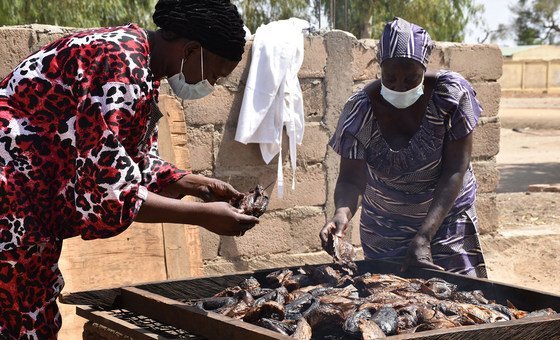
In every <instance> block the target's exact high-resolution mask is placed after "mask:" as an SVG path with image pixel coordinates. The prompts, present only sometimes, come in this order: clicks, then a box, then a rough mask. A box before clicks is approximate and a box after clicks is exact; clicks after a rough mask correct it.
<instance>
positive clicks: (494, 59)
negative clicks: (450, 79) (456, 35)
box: [444, 44, 503, 80]
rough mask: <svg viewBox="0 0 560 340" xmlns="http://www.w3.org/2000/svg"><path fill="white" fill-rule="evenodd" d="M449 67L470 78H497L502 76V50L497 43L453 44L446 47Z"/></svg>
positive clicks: (446, 59) (446, 58) (446, 60)
mask: <svg viewBox="0 0 560 340" xmlns="http://www.w3.org/2000/svg"><path fill="white" fill-rule="evenodd" d="M444 51H445V63H446V66H447V68H449V69H450V70H452V71H455V72H458V73H460V74H462V75H463V76H464V77H465V78H466V79H469V80H497V79H499V78H500V77H501V76H502V64H503V60H502V52H501V50H500V48H499V47H498V46H497V45H488V44H478V45H469V44H451V45H448V46H447V47H446V48H445V49H444Z"/></svg>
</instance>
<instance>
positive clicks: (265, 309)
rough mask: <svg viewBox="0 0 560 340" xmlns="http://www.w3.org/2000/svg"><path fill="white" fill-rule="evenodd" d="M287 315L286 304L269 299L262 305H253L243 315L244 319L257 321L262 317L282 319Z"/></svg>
mask: <svg viewBox="0 0 560 340" xmlns="http://www.w3.org/2000/svg"><path fill="white" fill-rule="evenodd" d="M285 315H286V313H285V308H284V305H282V304H279V303H278V302H276V301H267V302H265V303H263V304H262V305H260V306H253V307H251V308H250V309H249V310H248V311H247V313H246V314H245V315H244V316H243V321H246V322H256V321H258V320H260V319H262V318H266V319H274V320H278V321H282V320H284V317H285Z"/></svg>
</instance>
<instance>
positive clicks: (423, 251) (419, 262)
mask: <svg viewBox="0 0 560 340" xmlns="http://www.w3.org/2000/svg"><path fill="white" fill-rule="evenodd" d="M409 267H420V268H428V269H436V270H444V269H443V267H440V266H438V265H436V264H434V261H433V260H432V249H431V246H430V240H429V239H428V238H426V237H424V236H421V235H416V236H415V237H414V238H413V239H412V242H411V243H410V246H409V247H408V252H407V254H406V258H405V260H404V264H403V266H402V268H401V271H405V270H407V269H408V268H409Z"/></svg>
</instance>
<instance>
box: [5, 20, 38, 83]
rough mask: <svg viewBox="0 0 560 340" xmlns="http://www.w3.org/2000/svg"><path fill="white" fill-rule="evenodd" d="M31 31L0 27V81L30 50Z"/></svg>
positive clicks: (28, 29)
mask: <svg viewBox="0 0 560 340" xmlns="http://www.w3.org/2000/svg"><path fill="white" fill-rule="evenodd" d="M32 42H33V31H32V30H31V29H30V28H23V27H21V28H19V27H18V28H16V27H0V46H2V48H1V49H0V79H4V77H6V76H7V75H8V74H9V73H10V72H11V71H12V70H13V69H14V68H15V67H16V66H17V65H19V63H20V62H21V61H22V60H23V59H24V58H26V57H27V56H28V55H29V54H30V52H31V50H30V48H29V46H30V45H31V44H32Z"/></svg>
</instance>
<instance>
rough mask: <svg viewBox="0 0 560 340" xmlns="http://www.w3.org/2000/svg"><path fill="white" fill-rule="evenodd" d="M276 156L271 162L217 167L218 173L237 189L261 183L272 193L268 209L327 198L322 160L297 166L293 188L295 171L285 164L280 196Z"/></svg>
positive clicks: (321, 201)
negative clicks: (251, 165) (268, 163)
mask: <svg viewBox="0 0 560 340" xmlns="http://www.w3.org/2000/svg"><path fill="white" fill-rule="evenodd" d="M277 164H278V163H277V160H273V161H272V162H271V165H267V166H255V167H233V168H216V172H215V176H216V177H217V178H220V179H222V180H224V181H226V182H228V183H231V184H232V185H233V186H234V187H235V188H236V189H237V190H240V191H248V190H250V189H252V188H254V187H255V185H257V184H261V185H262V186H264V187H266V186H268V185H269V184H270V183H273V184H272V185H271V186H270V188H269V189H267V192H268V193H269V196H270V203H269V205H268V211H272V210H281V209H289V208H293V207H297V206H322V205H324V204H325V201H326V173H325V169H324V166H323V165H322V164H314V165H309V166H306V167H305V168H303V167H298V168H297V170H296V188H295V190H292V187H291V185H292V171H291V169H290V167H289V166H288V165H286V164H285V165H284V197H283V198H282V199H280V198H278V193H277V189H278V188H277V184H276V170H277V168H276V166H277Z"/></svg>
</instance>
